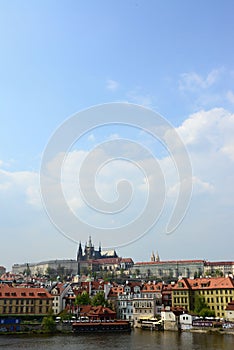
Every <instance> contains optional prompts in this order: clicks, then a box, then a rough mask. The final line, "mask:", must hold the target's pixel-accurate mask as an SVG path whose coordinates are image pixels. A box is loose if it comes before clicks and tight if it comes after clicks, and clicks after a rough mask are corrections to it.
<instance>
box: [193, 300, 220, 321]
mask: <svg viewBox="0 0 234 350" xmlns="http://www.w3.org/2000/svg"><path fill="white" fill-rule="evenodd" d="M194 312H195V313H196V314H197V315H199V316H201V317H214V316H215V312H214V311H213V310H210V309H209V307H208V305H207V304H206V303H205V301H204V299H203V298H201V297H200V296H199V295H196V297H195V304H194Z"/></svg>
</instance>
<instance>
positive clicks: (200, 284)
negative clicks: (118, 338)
mask: <svg viewBox="0 0 234 350" xmlns="http://www.w3.org/2000/svg"><path fill="white" fill-rule="evenodd" d="M99 292H101V293H103V295H104V296H105V299H106V300H107V302H108V303H109V305H111V308H112V310H113V311H114V312H115V313H116V317H117V318H118V319H123V320H128V321H131V322H132V323H133V324H134V325H135V326H139V325H140V324H141V323H142V321H144V320H149V319H152V318H155V317H157V318H159V317H160V315H162V312H164V316H165V317H166V315H167V314H165V312H169V311H172V310H174V311H175V310H177V311H180V313H186V312H187V313H190V314H194V309H195V300H196V298H201V299H202V300H203V302H205V304H206V307H207V308H208V309H209V310H212V311H213V312H214V315H215V316H216V317H218V318H224V319H227V320H228V321H230V322H234V281H233V279H232V278H231V277H207V278H195V279H188V278H182V279H179V280H178V281H177V282H172V283H170V284H165V283H163V282H158V283H156V282H153V281H151V282H150V281H149V282H141V281H126V282H125V283H124V284H116V283H110V282H104V281H103V280H99V281H91V280H88V281H84V282H81V281H80V282H71V283H62V282H54V283H52V284H48V285H47V286H45V287H44V288H42V287H40V288H38V285H37V284H36V283H34V284H33V283H32V282H31V283H24V284H22V283H21V284H15V283H12V284H9V283H8V284H6V283H2V284H0V317H4V316H5V317H6V316H7V317H22V316H30V317H42V316H45V315H47V314H48V313H49V312H51V311H53V313H54V314H55V315H59V314H60V313H61V311H63V310H65V309H66V310H67V311H68V313H71V314H74V315H75V316H76V317H77V316H79V314H80V310H81V305H78V304H77V303H76V302H75V300H76V297H77V295H80V294H82V293H87V294H88V295H89V296H90V297H91V298H92V297H94V296H95V295H96V294H97V293H99Z"/></svg>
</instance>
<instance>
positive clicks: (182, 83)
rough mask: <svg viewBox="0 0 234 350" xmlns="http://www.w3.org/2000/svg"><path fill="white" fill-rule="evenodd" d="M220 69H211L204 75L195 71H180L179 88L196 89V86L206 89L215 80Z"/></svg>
mask: <svg viewBox="0 0 234 350" xmlns="http://www.w3.org/2000/svg"><path fill="white" fill-rule="evenodd" d="M221 71H222V70H221V69H213V70H212V71H211V72H209V73H208V74H207V76H206V77H203V76H202V75H200V74H198V73H196V72H190V73H182V74H181V78H180V80H179V89H180V90H183V91H186V90H196V89H197V88H199V89H207V88H209V87H211V86H212V85H214V84H215V83H216V82H217V80H218V78H219V76H220V74H221Z"/></svg>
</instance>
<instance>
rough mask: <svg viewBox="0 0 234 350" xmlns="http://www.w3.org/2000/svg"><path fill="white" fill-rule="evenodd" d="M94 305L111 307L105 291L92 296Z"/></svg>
mask: <svg viewBox="0 0 234 350" xmlns="http://www.w3.org/2000/svg"><path fill="white" fill-rule="evenodd" d="M92 305H93V306H99V305H102V306H105V307H109V303H108V301H107V300H106V299H105V295H104V293H103V292H101V291H100V292H98V293H97V294H96V295H95V296H94V297H93V298H92Z"/></svg>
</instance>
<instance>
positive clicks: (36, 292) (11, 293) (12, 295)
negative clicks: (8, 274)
mask: <svg viewBox="0 0 234 350" xmlns="http://www.w3.org/2000/svg"><path fill="white" fill-rule="evenodd" d="M18 298H20V299H52V298H53V297H52V296H51V294H50V293H48V291H47V290H46V289H44V288H25V287H10V286H7V285H0V299H18Z"/></svg>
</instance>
